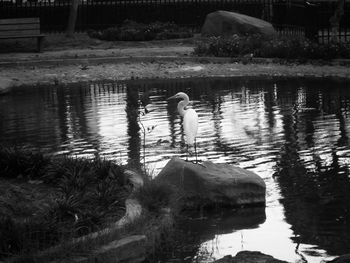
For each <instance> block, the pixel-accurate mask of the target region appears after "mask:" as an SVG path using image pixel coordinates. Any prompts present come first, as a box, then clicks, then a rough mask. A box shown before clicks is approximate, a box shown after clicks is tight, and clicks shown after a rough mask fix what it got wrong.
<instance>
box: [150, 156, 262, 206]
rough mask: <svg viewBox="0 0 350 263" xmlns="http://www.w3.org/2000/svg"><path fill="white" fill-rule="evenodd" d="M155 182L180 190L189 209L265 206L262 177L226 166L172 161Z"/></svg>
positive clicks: (178, 160) (174, 159)
mask: <svg viewBox="0 0 350 263" xmlns="http://www.w3.org/2000/svg"><path fill="white" fill-rule="evenodd" d="M156 180H162V181H165V182H167V183H170V184H172V185H175V186H176V187H177V188H178V189H179V190H180V191H183V193H184V195H185V198H186V201H187V202H186V204H185V205H186V206H187V207H190V208H193V207H199V206H245V205H257V204H265V193H266V185H265V182H264V181H263V180H262V179H261V177H259V176H258V175H257V174H255V173H253V172H250V171H248V170H245V169H242V168H240V167H237V166H233V165H229V164H214V163H212V162H204V163H203V164H193V163H191V162H186V161H184V160H181V159H179V158H172V159H171V160H170V161H169V162H168V163H167V165H166V166H165V167H164V168H163V170H162V171H161V172H160V173H159V175H158V176H157V178H156Z"/></svg>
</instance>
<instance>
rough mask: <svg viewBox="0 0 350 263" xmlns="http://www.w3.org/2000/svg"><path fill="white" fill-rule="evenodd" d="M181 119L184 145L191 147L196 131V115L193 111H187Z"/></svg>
mask: <svg viewBox="0 0 350 263" xmlns="http://www.w3.org/2000/svg"><path fill="white" fill-rule="evenodd" d="M183 118H184V119H183V127H184V131H185V135H186V136H185V138H186V143H187V144H188V145H193V144H194V143H195V138H196V136H197V131H198V114H197V112H196V111H195V110H194V109H188V110H186V111H185V114H184V117H183Z"/></svg>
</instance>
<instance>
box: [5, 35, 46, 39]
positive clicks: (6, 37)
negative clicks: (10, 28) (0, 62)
mask: <svg viewBox="0 0 350 263" xmlns="http://www.w3.org/2000/svg"><path fill="white" fill-rule="evenodd" d="M43 37H45V35H42V34H41V35H31V36H0V39H16V38H43Z"/></svg>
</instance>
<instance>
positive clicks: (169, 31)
mask: <svg viewBox="0 0 350 263" xmlns="http://www.w3.org/2000/svg"><path fill="white" fill-rule="evenodd" d="M88 35H89V36H90V37H92V38H98V39H101V40H107V41H118V40H121V41H148V40H154V39H157V40H164V39H174V38H189V37H192V36H193V34H192V33H191V32H190V30H188V29H186V28H184V27H179V26H177V25H176V24H175V23H171V22H166V23H162V22H154V23H151V24H143V23H137V22H135V21H131V20H125V21H124V22H123V23H122V24H121V25H120V26H116V27H111V28H107V29H105V30H102V31H89V32H88Z"/></svg>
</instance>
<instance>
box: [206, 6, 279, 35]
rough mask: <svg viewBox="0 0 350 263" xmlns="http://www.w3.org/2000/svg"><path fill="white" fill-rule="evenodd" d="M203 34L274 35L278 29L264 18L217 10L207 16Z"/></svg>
mask: <svg viewBox="0 0 350 263" xmlns="http://www.w3.org/2000/svg"><path fill="white" fill-rule="evenodd" d="M201 33H202V36H231V35H234V34H237V35H247V34H249V35H251V34H260V35H262V36H264V37H273V36H275V35H276V30H275V29H274V28H273V26H272V24H271V23H269V22H266V21H264V20H261V19H258V18H255V17H251V16H247V15H242V14H238V13H234V12H228V11H216V12H213V13H210V14H208V15H207V17H206V18H205V22H204V25H203V27H202V32H201Z"/></svg>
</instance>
